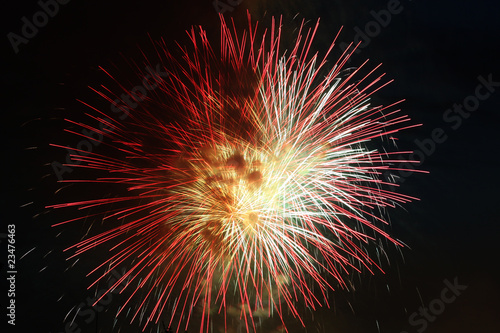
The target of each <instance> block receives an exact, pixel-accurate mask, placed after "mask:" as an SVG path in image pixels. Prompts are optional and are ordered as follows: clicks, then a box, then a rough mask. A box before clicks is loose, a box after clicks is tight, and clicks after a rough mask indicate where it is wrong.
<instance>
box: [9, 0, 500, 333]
mask: <svg viewBox="0 0 500 333" xmlns="http://www.w3.org/2000/svg"><path fill="white" fill-rule="evenodd" d="M387 3H388V2H387V1H367V0H366V1H363V0H355V1H326V0H322V1H320V0H312V1H299V0H295V1H271V0H267V1H262V0H256V1H251V0H243V1H242V2H241V4H240V5H238V6H236V7H235V9H234V11H233V12H226V13H225V14H224V15H225V16H226V18H227V17H230V16H234V18H235V21H236V22H240V23H245V20H246V17H245V12H246V10H249V11H250V12H251V13H252V15H253V17H254V18H255V19H259V21H262V23H261V24H269V22H270V16H272V15H280V14H283V15H284V23H285V26H287V27H296V26H297V25H298V24H299V22H300V21H299V19H300V18H306V19H308V20H309V19H310V20H313V21H315V20H316V19H317V18H318V17H321V25H320V30H319V32H318V36H317V38H316V43H315V47H316V48H317V49H318V50H320V51H324V50H325V49H326V48H327V47H328V46H329V43H330V42H331V40H332V39H333V38H334V36H335V35H336V33H337V31H338V30H339V29H340V27H341V26H343V27H344V28H343V32H342V34H341V37H340V41H346V42H349V41H351V40H352V39H353V38H354V37H355V34H356V32H355V30H354V28H355V27H358V28H360V29H361V30H364V28H365V25H366V23H368V22H370V21H372V20H373V17H372V16H371V14H370V11H372V10H374V11H377V12H378V11H380V10H382V9H385V8H386V7H387ZM401 5H402V7H403V11H402V12H401V13H400V14H397V15H393V16H392V19H391V22H390V24H389V25H388V26H387V27H383V28H382V29H381V31H380V33H379V34H378V35H377V36H374V37H373V38H371V40H370V42H369V43H368V45H365V46H364V47H363V48H362V49H361V52H360V53H359V54H358V55H356V56H354V58H353V60H352V62H351V64H352V65H353V66H356V65H359V64H361V62H362V61H363V60H364V59H366V58H370V62H371V63H372V64H373V65H375V64H378V63H380V62H382V63H383V64H384V66H383V71H384V72H386V73H387V77H388V78H393V79H394V80H395V82H394V83H392V84H391V85H389V86H388V87H386V88H385V89H383V90H382V91H380V93H379V94H377V96H376V97H375V102H382V103H384V102H387V101H396V100H399V99H406V102H405V103H404V104H403V105H402V108H403V109H404V111H405V112H406V113H407V114H409V115H410V117H411V118H412V119H414V121H415V122H416V123H422V124H423V126H421V127H419V128H417V129H413V130H410V131H407V132H406V133H404V134H403V135H402V136H401V140H400V142H399V146H400V148H401V149H402V150H405V149H417V147H416V146H415V143H414V140H425V139H426V138H429V137H430V133H431V132H432V130H433V129H435V128H442V129H443V130H444V131H445V133H446V135H447V136H448V139H447V140H446V141H445V142H444V143H442V144H437V145H436V151H435V152H434V153H433V154H431V155H430V156H426V158H425V160H424V162H423V163H422V165H421V166H420V168H421V169H424V170H428V171H430V174H413V175H411V176H410V177H408V178H406V179H405V181H404V182H403V183H402V184H401V191H402V192H403V193H406V194H410V195H413V196H416V197H419V198H420V199H421V200H420V201H417V202H413V203H411V204H408V205H405V207H404V209H396V210H394V211H393V212H392V213H393V214H392V215H391V222H392V227H391V230H390V232H391V234H392V235H393V236H394V237H395V238H398V239H401V240H402V241H403V242H405V243H406V244H407V245H408V247H409V248H405V249H403V250H402V251H401V252H402V253H401V254H400V253H399V252H398V251H397V250H396V249H394V248H392V247H389V248H388V250H387V251H388V256H389V258H390V264H387V263H386V264H385V265H384V267H383V268H384V271H385V274H382V273H381V272H375V275H374V276H371V275H363V276H362V277H355V278H353V284H354V286H355V288H356V290H355V291H352V292H349V293H347V292H344V291H338V292H337V293H333V294H331V295H330V300H331V304H332V308H331V309H326V308H323V309H321V310H318V311H317V312H316V313H315V314H314V318H312V317H311V316H310V315H309V316H306V318H307V319H306V324H307V328H301V327H300V325H289V329H290V332H389V333H392V332H402V331H408V332H417V328H420V325H419V326H411V325H410V323H409V322H408V319H409V317H410V315H411V314H412V313H413V312H414V311H417V310H418V308H419V307H421V306H422V305H425V306H427V305H428V304H429V302H431V301H432V300H434V299H436V298H439V297H440V293H441V290H443V288H444V287H445V285H444V283H443V281H444V280H445V279H448V280H449V281H453V280H454V279H455V278H457V279H458V281H459V283H460V284H462V285H467V286H468V287H467V289H466V290H465V291H463V293H462V294H461V295H460V296H459V297H458V298H457V299H456V300H455V301H454V302H453V303H451V304H449V305H446V308H445V310H444V312H443V313H442V314H441V315H439V316H438V317H437V319H436V320H435V321H434V322H429V325H428V327H427V328H426V329H425V332H429V333H430V332H484V333H487V332H500V288H499V281H500V280H499V277H500V276H499V273H500V271H499V268H498V265H499V256H498V255H499V254H500V253H499V245H498V239H499V236H500V205H499V203H498V200H499V195H498V191H499V188H500V187H499V185H500V179H499V172H498V167H499V162H500V158H499V154H498V153H499V146H498V144H499V143H500V141H499V140H498V136H499V135H500V131H499V124H500V123H499V120H500V117H499V114H498V107H499V105H500V103H499V102H500V87H498V88H497V91H495V92H494V93H493V94H492V95H491V97H490V98H488V99H487V100H485V101H482V102H481V104H480V106H479V108H478V110H477V111H475V112H474V113H472V114H471V115H470V117H469V118H468V119H464V120H463V122H462V124H461V126H460V127H459V128H457V129H456V130H454V129H452V128H451V127H450V124H449V123H446V122H445V121H444V120H443V114H444V112H445V111H446V110H447V109H448V108H450V107H452V106H453V104H454V103H458V104H460V103H462V102H463V101H464V98H466V97H467V96H469V95H473V94H474V91H475V88H476V86H477V85H478V84H479V81H478V79H477V78H478V76H480V75H481V76H483V77H485V78H487V77H488V75H492V78H493V80H494V81H497V82H498V81H500V71H499V70H498V69H499V66H498V59H499V55H500V54H499V50H500V38H499V37H498V36H499V34H500V23H499V22H500V17H499V16H500V15H499V13H500V5H499V4H498V2H497V1H424V0H421V1H409V0H403V1H401ZM2 7H3V8H2V14H3V19H2V27H3V29H2V33H3V36H4V37H2V38H3V43H2V46H3V47H4V48H3V52H2V54H3V55H4V58H3V59H4V60H3V62H2V65H3V66H4V69H3V71H2V84H3V88H2V96H3V98H2V101H3V108H2V109H3V114H2V116H3V120H2V122H1V124H2V135H3V140H2V162H3V163H2V167H3V172H2V175H3V183H4V186H3V191H2V201H1V203H2V207H1V213H2V230H0V237H1V238H0V240H1V241H2V253H3V254H2V258H1V262H2V265H3V266H2V274H5V272H6V266H5V265H4V263H5V259H6V257H7V252H6V248H5V245H6V238H5V234H6V233H7V226H6V225H7V224H12V223H13V224H15V225H16V256H17V270H18V274H17V281H16V307H17V317H16V319H17V320H16V323H17V325H16V329H15V330H12V327H10V326H9V327H8V331H7V332H10V331H12V332H54V333H56V332H57V333H59V332H64V327H65V324H66V323H68V322H70V321H71V320H72V318H73V317H74V316H75V311H74V310H75V309H74V308H75V307H77V306H78V305H79V304H81V303H82V302H86V299H87V297H89V296H90V297H91V296H92V295H93V293H94V292H95V289H91V290H87V289H86V288H87V286H88V285H89V284H90V283H91V282H92V281H93V280H92V279H91V278H87V277H86V273H87V272H88V271H89V270H90V269H91V268H92V267H94V264H95V262H99V261H98V260H100V256H103V255H104V256H105V254H102V253H98V252H96V253H93V254H92V255H91V256H83V257H82V258H81V260H79V261H78V262H77V263H76V264H74V262H75V260H68V261H67V260H66V258H67V256H68V254H67V253H63V249H65V248H66V247H68V246H70V245H71V244H72V242H74V241H75V240H78V239H79V237H80V235H82V234H83V233H84V232H85V230H84V229H82V228H81V227H79V226H77V225H72V226H71V227H61V228H52V227H51V225H52V224H54V223H57V222H59V221H62V220H64V219H67V218H69V217H70V216H73V215H71V214H72V213H73V214H74V212H66V211H50V210H47V209H45V206H47V205H51V204H54V203H59V202H62V201H63V199H65V198H64V197H61V196H60V195H59V196H58V195H57V194H55V192H56V191H57V189H58V188H60V184H58V183H57V182H56V181H57V179H56V177H55V176H54V174H53V171H52V168H51V167H50V163H51V162H52V161H53V160H63V159H64V158H65V155H66V152H65V151H63V150H61V149H56V148H52V147H49V144H50V143H68V144H70V145H71V144H74V143H75V142H76V141H75V138H74V137H71V136H68V135H66V134H64V133H63V129H64V127H65V126H66V125H65V123H64V121H63V119H64V118H66V117H68V118H72V119H80V118H81V117H82V116H81V115H82V114H83V112H85V109H84V107H83V106H82V105H81V104H79V103H77V102H76V99H81V100H84V101H95V100H96V99H97V98H96V97H97V96H95V94H93V93H92V92H91V91H90V90H89V89H88V88H87V86H98V85H99V84H100V83H101V82H103V80H105V79H106V78H105V76H104V75H103V74H102V72H100V71H99V70H98V69H97V67H98V66H103V67H104V68H110V67H114V68H119V69H121V70H123V73H118V76H119V77H120V79H122V80H124V81H126V80H132V78H133V71H130V70H129V68H130V67H127V66H126V64H125V61H124V60H123V57H122V56H121V54H124V55H125V58H126V59H139V58H140V53H139V50H138V48H137V46H139V47H141V48H142V49H144V50H146V52H147V51H148V50H150V42H149V37H148V33H149V34H150V35H151V37H152V38H153V39H155V40H156V39H158V38H160V37H163V38H164V39H165V41H166V43H167V45H168V46H169V47H171V48H175V43H174V42H175V41H179V43H180V44H181V45H183V44H187V43H188V40H187V36H186V34H185V32H184V31H185V30H186V29H189V28H190V27H191V26H193V25H202V26H204V27H205V28H206V29H207V31H208V32H209V34H210V35H211V36H214V38H215V40H214V45H217V40H216V39H217V36H218V29H219V21H218V16H217V12H216V11H215V9H214V7H213V6H212V1H211V0H203V1H200V0H197V1H194V0H186V1H114V0H113V1H104V2H101V1H93V0H91V1H80V0H73V1H70V2H69V3H68V4H66V5H61V6H60V8H59V12H58V14H57V15H56V16H55V17H54V18H51V19H50V20H49V22H48V24H47V25H46V26H45V27H42V28H40V29H39V32H38V34H36V36H35V37H33V38H32V39H30V41H29V43H28V44H26V45H20V51H19V53H18V54H15V53H14V51H13V49H12V47H11V45H10V43H9V41H8V39H7V37H6V36H7V33H9V32H14V33H17V34H20V30H21V27H22V24H23V23H22V22H21V18H22V17H23V16H26V17H28V18H31V17H32V15H33V14H34V13H35V12H37V11H39V10H40V7H39V5H38V4H37V3H36V2H35V1H25V0H23V1H17V2H15V3H14V2H12V3H5V4H3V6H2ZM297 13H298V14H299V19H295V20H292V18H293V17H294V16H295V14H297ZM335 52H337V53H335ZM335 52H334V54H333V55H332V57H334V56H336V55H338V51H335ZM114 73H115V74H116V73H117V72H116V71H115V72H114ZM82 119H83V118H82ZM65 140H68V141H65ZM75 172H78V171H75ZM29 251H31V252H29ZM27 252H29V253H28V254H26V253H27ZM24 254H26V255H25V256H24V257H23V258H22V259H21V257H22V256H23V255H24ZM95 260H97V261H95ZM72 264H74V265H73V266H72ZM70 266H72V267H70ZM2 280H3V282H4V285H5V279H2ZM4 285H3V286H4ZM102 287H103V286H100V288H102ZM3 290H4V291H1V293H2V295H3V296H2V301H3V302H4V301H5V299H6V293H7V291H6V290H7V286H6V285H5V286H4V289H3ZM123 299H124V297H123V296H122V295H113V299H112V302H111V303H110V305H109V306H108V307H107V308H106V310H104V311H101V312H99V316H98V318H97V320H96V319H94V320H92V321H91V322H90V323H86V322H85V321H84V320H83V319H82V317H78V316H77V317H76V319H75V321H76V322H77V323H78V327H79V328H80V329H81V332H96V330H97V331H99V332H111V331H112V332H124V333H128V332H139V331H140V329H139V327H138V325H137V323H135V322H134V323H132V324H129V320H128V318H125V316H123V317H118V318H117V319H116V322H115V319H114V314H115V313H116V310H117V307H118V306H119V304H120V302H121V301H123ZM3 304H4V303H3ZM2 306H3V305H2ZM3 309H4V310H3V311H6V310H5V307H3ZM68 312H69V313H70V314H69V315H68V316H66V315H67V313H68ZM2 318H3V319H2V325H3V324H4V323H5V322H6V321H7V319H6V316H5V315H3V317H2ZM112 327H114V328H112ZM152 329H153V331H155V332H156V331H161V327H152ZM195 331H196V330H195V329H193V332H195ZM266 332H272V330H271V329H269V330H268V331H266ZM274 332H277V331H274Z"/></svg>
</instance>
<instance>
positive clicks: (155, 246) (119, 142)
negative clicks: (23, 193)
mask: <svg viewBox="0 0 500 333" xmlns="http://www.w3.org/2000/svg"><path fill="white" fill-rule="evenodd" d="M249 22H250V18H249ZM317 28H318V24H316V25H315V26H314V27H313V28H311V29H306V28H305V26H304V24H303V25H301V28H300V30H299V32H298V34H297V37H296V42H295V44H294V45H292V47H291V48H289V49H288V50H287V51H282V50H281V49H280V37H281V34H282V30H281V22H279V23H276V22H275V21H274V20H273V21H272V24H271V27H270V29H269V30H266V31H265V32H261V33H259V32H258V31H259V29H258V27H257V24H255V25H253V24H250V25H249V28H248V29H247V30H245V31H242V32H241V33H240V34H238V32H237V29H236V28H235V26H234V24H233V25H231V26H229V25H227V24H226V23H225V22H224V20H223V19H222V18H221V48H220V53H219V52H217V51H215V50H214V49H213V48H212V47H211V44H210V42H209V41H208V39H207V34H206V32H205V31H204V30H203V29H201V28H199V29H195V28H193V29H192V30H190V31H189V32H188V35H189V37H190V39H191V41H192V47H191V48H185V47H181V48H179V52H180V53H181V54H180V56H174V55H173V53H171V52H169V51H167V49H166V47H165V43H164V42H158V43H155V48H156V51H157V55H158V56H159V57H160V58H161V59H162V61H161V71H163V72H162V73H164V75H152V74H151V73H150V75H149V78H148V79H149V81H148V82H149V83H148V84H149V87H154V88H155V89H154V90H151V91H150V93H149V95H147V96H146V94H145V93H144V92H145V91H146V90H145V89H142V91H140V90H141V89H132V91H126V94H122V95H121V97H119V96H118V94H116V93H113V92H112V90H110V89H107V88H105V87H104V86H101V87H100V88H99V89H94V90H95V91H96V92H97V93H98V94H99V95H100V96H101V97H103V98H104V99H106V100H107V101H109V102H111V103H113V104H114V106H115V109H118V110H121V111H122V112H123V117H121V118H122V119H121V120H118V119H116V120H113V116H111V115H109V114H107V113H106V112H103V111H100V110H99V109H98V108H95V107H92V106H90V105H88V104H86V105H88V106H89V107H90V109H91V110H92V111H91V112H90V113H89V115H90V116H91V117H92V118H93V119H94V121H97V122H98V123H99V124H100V126H90V125H86V124H81V123H77V122H72V123H73V125H77V126H81V127H82V128H83V129H85V131H86V132H85V133H94V134H95V135H89V134H86V135H83V136H84V137H85V138H86V139H88V140H94V141H95V140H96V137H100V136H103V137H104V141H103V142H104V144H105V145H107V146H108V147H107V148H106V151H107V152H111V153H109V154H108V153H99V151H98V150H96V151H95V152H85V151H83V150H79V149H75V150H73V153H72V155H71V163H68V164H67V165H66V166H65V167H75V168H76V167H80V168H85V169H87V170H92V172H93V173H95V174H100V173H104V175H103V176H102V177H96V178H94V179H85V180H64V181H63V182H74V183H82V182H88V183H89V184H90V185H95V186H99V185H102V184H109V185H106V186H109V187H108V189H109V191H111V190H114V189H115V188H120V186H121V188H122V189H126V190H127V191H126V193H123V191H120V190H117V192H116V193H111V195H110V196H108V197H104V196H103V197H98V195H99V194H100V190H96V191H94V192H92V193H91V195H92V197H91V198H88V199H86V200H82V201H77V202H69V203H63V204H58V205H54V206H51V207H54V208H59V207H70V206H71V207H78V208H79V209H80V210H82V211H85V210H87V211H89V212H90V213H89V214H86V215H85V216H82V217H81V218H76V219H73V220H71V221H66V222H63V223H60V224H66V223H69V222H71V223H76V222H75V221H79V220H82V219H84V218H85V219H87V218H89V217H92V216H100V214H102V215H101V217H102V221H103V222H102V223H101V225H99V226H98V228H97V230H98V232H95V233H93V234H92V233H89V235H88V236H87V237H86V238H84V239H83V240H82V241H80V242H78V243H77V244H75V245H73V246H71V247H70V249H71V250H73V251H74V254H73V256H80V255H82V254H83V253H85V252H86V251H89V250H91V249H94V248H96V247H98V248H101V247H102V248H105V249H107V250H109V252H107V253H109V255H108V257H106V258H103V259H102V261H101V262H100V263H99V264H98V265H97V267H96V269H95V270H94V271H92V272H91V273H92V274H94V273H97V272H101V274H100V275H98V277H97V278H96V279H95V282H94V283H97V282H99V281H100V280H102V279H104V278H105V277H106V276H107V275H108V274H109V273H110V272H111V271H112V270H114V269H115V268H117V267H122V266H125V267H126V269H127V270H126V273H125V275H124V276H123V278H122V279H120V280H118V281H116V283H115V285H113V286H112V287H111V288H110V290H109V291H110V292H111V291H112V290H113V289H115V288H117V287H118V286H119V285H125V291H129V293H128V295H129V297H128V298H127V299H126V300H125V302H124V304H122V305H121V307H120V310H119V313H120V312H127V311H130V309H131V308H133V309H134V310H133V311H134V312H133V313H134V314H133V316H132V320H139V321H140V322H141V323H142V324H143V325H144V327H146V326H147V325H148V324H149V323H151V322H158V321H160V320H163V318H162V316H163V315H164V316H166V317H168V318H169V319H168V321H169V323H170V325H177V327H178V329H179V330H184V329H186V330H187V329H188V327H190V325H193V324H192V322H193V317H194V316H195V312H197V313H199V314H200V313H201V315H200V316H199V317H200V318H201V319H199V320H198V323H199V325H200V331H208V330H209V327H210V323H211V320H212V321H213V318H214V317H216V316H219V317H223V318H224V319H223V323H224V324H223V325H222V327H221V328H220V330H224V331H230V329H231V326H232V325H234V321H235V320H236V321H239V322H242V323H244V328H245V330H246V331H251V330H255V329H256V323H255V320H254V319H255V318H265V317H270V316H274V315H276V316H278V317H279V318H280V319H281V321H282V322H283V330H286V327H285V326H284V325H285V323H284V322H285V320H284V312H285V311H287V313H291V314H292V315H293V316H294V317H296V318H297V320H299V321H301V322H302V319H301V315H300V311H299V305H300V307H304V306H305V307H308V308H310V309H315V308H316V307H318V306H322V305H328V300H327V296H328V292H329V291H330V290H333V288H334V287H335V286H336V285H338V286H341V287H342V286H346V284H345V282H344V280H345V276H346V275H348V274H350V273H351V272H353V271H362V270H364V269H367V270H369V271H370V272H371V271H372V269H373V267H376V268H377V267H378V265H377V264H376V262H375V261H374V260H372V259H370V257H369V251H368V247H369V245H370V244H375V243H376V242H377V240H378V239H386V240H388V241H389V242H391V243H394V244H396V245H401V244H400V243H399V242H398V241H397V240H395V239H393V238H391V236H389V235H388V234H387V233H386V231H384V225H385V224H387V222H386V221H385V220H384V217H383V216H384V214H383V211H384V210H385V209H386V208H387V207H394V206H395V205H398V204H402V203H405V202H407V201H410V200H411V199H413V198H411V197H409V196H405V195H402V194H397V193H395V192H393V191H391V190H390V187H389V186H390V185H391V184H390V183H388V181H387V180H385V179H384V177H382V174H383V173H385V172H387V171H388V170H391V165H394V164H395V163H396V162H401V161H400V160H397V159H396V158H395V156H396V154H401V153H402V152H387V151H386V150H381V149H377V146H376V145H377V144H380V143H381V142H382V141H383V140H379V139H384V138H387V139H388V141H389V142H390V139H391V138H392V137H393V135H395V134H396V133H397V132H399V131H401V130H403V129H405V128H409V127H412V126H415V125H412V124H411V123H410V122H409V118H408V117H407V116H406V115H404V114H401V113H400V111H399V110H395V109H394V106H395V105H396V104H397V103H394V104H392V105H388V106H371V105H370V104H369V97H370V95H371V94H373V93H374V92H376V91H377V90H378V89H380V88H382V87H383V86H385V85H386V84H387V83H384V82H383V81H382V77H383V74H382V75H378V74H376V70H377V69H378V66H377V67H376V68H374V69H373V70H371V71H366V72H364V70H365V67H366V63H364V64H362V65H361V66H360V67H358V68H357V69H351V70H346V69H345V67H346V66H345V65H346V63H347V61H348V59H349V57H350V55H351V54H352V52H353V51H354V49H355V47H354V46H353V47H351V48H349V49H347V50H346V51H345V52H343V54H342V55H341V56H340V58H339V59H338V60H337V62H336V63H334V64H331V65H330V66H327V65H328V63H327V58H328V57H329V54H330V53H331V51H332V49H333V47H334V44H335V40H334V42H333V43H332V45H331V47H330V48H329V50H328V51H327V52H326V54H324V55H323V56H321V57H320V56H319V55H318V54H316V53H315V54H313V55H311V54H310V53H311V52H310V50H311V44H312V41H313V38H314V35H315V33H316V30H317ZM335 39H336V38H335ZM145 65H148V66H150V67H154V66H152V65H151V63H150V62H149V61H148V60H146V61H145ZM106 73H107V72H106ZM362 73H364V74H362ZM141 74H144V73H141ZM108 75H109V76H110V77H112V76H111V74H108ZM112 78H113V77H112ZM113 79H114V78H113ZM148 89H149V88H148ZM138 92H141V93H140V94H139V93H138ZM117 105H120V106H119V107H117ZM60 147H63V146H60ZM63 148H69V147H63ZM103 150H104V148H103ZM113 152H114V153H113ZM77 185H78V184H77ZM100 189H101V188H100ZM377 246H378V245H377ZM104 296H105V295H103V296H102V297H104ZM98 301H99V300H97V301H96V303H97V302H98ZM125 309H129V310H125ZM181 326H182V327H181Z"/></svg>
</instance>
